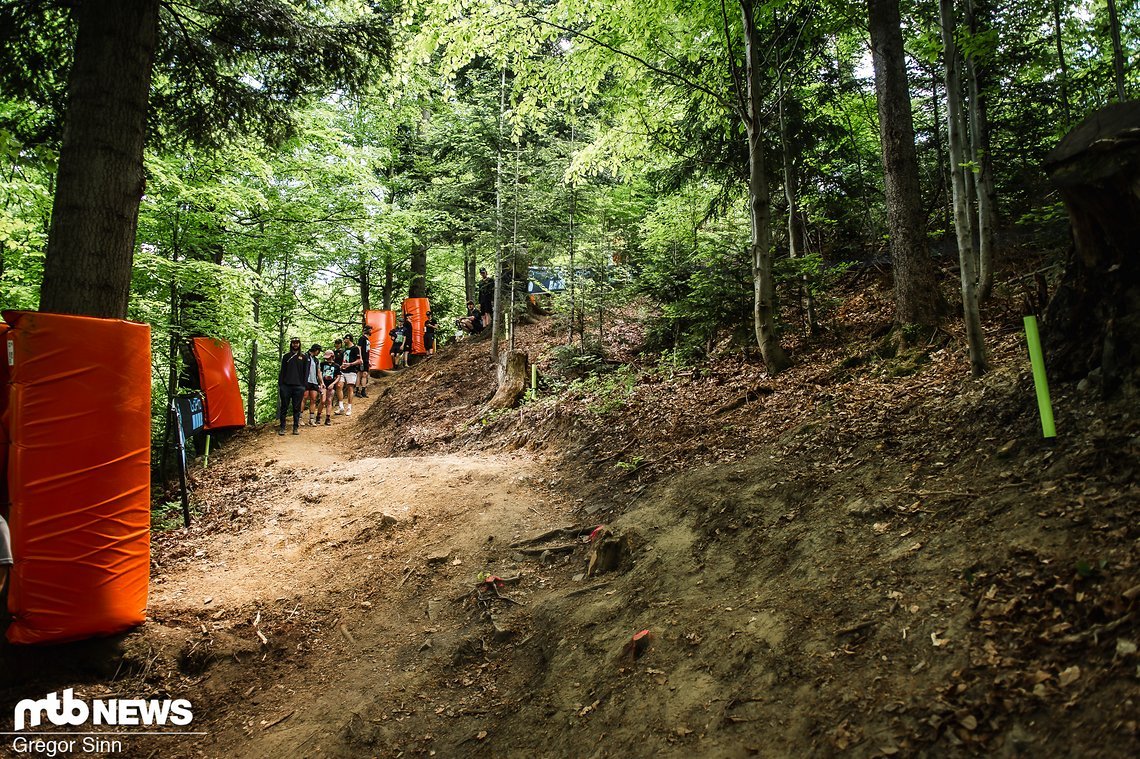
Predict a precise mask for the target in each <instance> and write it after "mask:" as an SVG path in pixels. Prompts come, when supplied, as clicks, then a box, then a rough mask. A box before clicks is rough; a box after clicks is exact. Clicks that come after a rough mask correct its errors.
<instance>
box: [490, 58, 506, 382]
mask: <svg viewBox="0 0 1140 759" xmlns="http://www.w3.org/2000/svg"><path fill="white" fill-rule="evenodd" d="M499 76H500V78H499V141H498V144H497V145H496V146H495V150H496V157H495V297H494V300H493V301H492V305H491V360H492V361H495V362H497V361H498V360H499V325H500V324H502V321H501V320H502V314H503V309H502V295H503V120H504V118H505V114H506V110H507V70H506V69H505V68H504V69H502V71H501V72H500V75H499Z"/></svg>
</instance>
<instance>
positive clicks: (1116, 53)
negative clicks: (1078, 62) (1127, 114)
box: [1108, 0, 1124, 103]
mask: <svg viewBox="0 0 1140 759" xmlns="http://www.w3.org/2000/svg"><path fill="white" fill-rule="evenodd" d="M1108 33H1109V36H1111V37H1112V73H1113V75H1114V78H1115V80H1116V98H1117V100H1119V101H1120V102H1122V103H1123V102H1124V51H1123V49H1122V48H1121V46H1120V16H1119V15H1118V14H1117V12H1116V0H1108Z"/></svg>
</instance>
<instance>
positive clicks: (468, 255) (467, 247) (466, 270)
mask: <svg viewBox="0 0 1140 759" xmlns="http://www.w3.org/2000/svg"><path fill="white" fill-rule="evenodd" d="M463 293H464V295H465V296H466V297H467V300H468V301H470V302H472V303H475V302H476V301H475V247H474V246H473V245H472V244H471V241H470V240H464V241H463Z"/></svg>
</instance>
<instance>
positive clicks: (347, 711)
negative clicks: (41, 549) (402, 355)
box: [0, 295, 1140, 757]
mask: <svg viewBox="0 0 1140 759" xmlns="http://www.w3.org/2000/svg"><path fill="white" fill-rule="evenodd" d="M988 316H989V318H988V322H987V336H988V339H989V341H990V345H991V346H993V364H994V367H995V368H994V371H993V372H991V373H990V374H989V375H987V376H986V377H985V378H983V379H981V380H972V379H970V378H969V375H968V371H967V368H966V364H965V359H964V357H963V355H962V354H963V353H964V351H963V350H962V349H961V346H960V343H959V342H957V341H956V340H955V339H954V338H953V336H951V337H950V339H949V342H944V343H943V344H934V345H932V346H931V347H929V348H928V349H926V350H921V351H915V352H913V353H908V354H903V355H891V351H890V350H889V348H887V347H886V346H884V344H883V343H882V342H881V340H880V336H881V335H882V333H883V332H884V331H885V327H886V326H887V325H889V315H888V314H887V309H886V305H885V300H884V298H883V297H882V296H878V297H876V296H869V295H859V296H852V297H851V298H850V299H848V301H847V302H846V304H845V305H844V307H843V310H842V311H841V312H840V314H839V315H838V317H837V318H836V319H835V324H836V325H843V327H842V330H840V328H839V327H836V328H835V330H834V331H832V332H831V333H830V334H829V335H828V336H826V337H825V338H824V339H822V340H820V341H818V342H816V343H813V344H811V345H808V344H801V345H795V346H793V347H794V348H795V349H796V350H795V354H796V355H797V357H798V359H799V360H798V365H797V366H796V367H795V368H793V369H792V370H790V371H789V372H787V373H785V374H782V375H780V376H779V377H777V378H769V377H767V376H765V375H764V373H763V372H762V369H761V368H760V365H759V363H758V362H757V360H756V358H755V357H753V356H750V355H747V354H742V353H739V352H732V351H724V352H722V353H721V354H719V356H718V357H717V358H714V360H713V361H712V362H711V363H710V364H709V366H707V367H703V368H700V369H698V370H692V369H681V370H677V369H673V370H670V369H660V368H656V367H651V366H637V365H633V366H632V367H626V368H622V369H620V370H618V371H615V372H612V373H610V374H605V375H602V376H600V377H595V378H593V379H589V380H587V381H585V382H581V383H578V384H570V385H566V384H562V385H561V386H559V383H558V382H557V379H558V378H557V376H556V375H555V372H554V365H555V361H556V359H555V356H554V352H553V348H554V344H555V343H557V342H558V341H559V340H560V338H561V336H562V335H561V331H560V329H559V328H558V327H557V325H556V324H554V323H553V322H552V321H547V322H542V323H539V324H535V325H531V326H528V327H525V328H522V329H520V330H519V334H518V344H519V346H520V347H521V348H523V349H525V350H527V351H528V353H529V354H530V355H531V356H532V357H533V358H536V359H537V360H538V361H539V363H540V366H541V367H543V373H544V375H545V376H546V378H547V386H546V389H544V390H543V391H542V392H540V395H539V398H538V399H536V400H533V401H528V402H527V403H525V404H524V405H523V406H522V407H521V408H520V409H518V410H515V411H509V412H502V413H497V414H486V413H484V412H483V410H482V404H483V403H484V402H485V400H486V399H487V397H489V395H490V394H491V391H492V390H493V373H492V370H491V367H490V366H489V364H488V361H487V347H488V346H487V344H486V343H485V342H478V341H476V342H466V343H460V344H458V345H453V346H449V347H447V348H445V349H444V350H442V351H441V352H440V354H439V355H437V356H436V357H433V358H432V359H430V360H428V361H425V362H423V363H421V364H420V365H418V366H415V367H413V368H411V369H409V370H406V371H404V372H402V373H400V374H399V375H397V376H391V377H384V378H381V379H379V380H377V381H376V382H374V383H373V385H372V387H371V388H370V395H371V396H372V397H371V399H369V401H367V402H365V403H363V404H361V407H358V408H363V413H358V414H357V415H355V416H353V417H352V418H351V419H345V418H341V417H338V418H337V424H335V425H334V426H333V427H331V428H327V429H324V428H321V429H316V430H310V429H305V430H303V434H302V435H301V436H300V437H299V438H292V437H289V436H287V437H286V438H278V437H277V436H276V435H274V434H272V430H268V429H267V430H261V431H251V432H250V433H247V434H244V435H242V436H239V438H238V439H237V440H235V441H234V444H233V445H231V446H230V447H229V448H228V449H227V450H226V451H224V453H223V455H222V456H221V459H220V461H219V462H218V464H217V465H212V466H211V468H210V470H209V471H207V472H199V473H198V474H197V478H196V481H197V488H198V489H197V494H198V496H197V497H198V499H199V502H200V503H201V504H202V506H203V509H204V511H203V513H202V515H201V517H200V519H199V521H198V522H197V523H196V525H195V526H194V527H193V528H191V529H190V530H183V529H175V530H170V531H168V532H165V533H162V534H161V535H160V536H159V537H158V538H157V539H156V544H155V550H154V586H153V588H152V621H151V622H149V623H148V624H147V625H145V626H144V627H143V628H141V629H140V630H138V631H137V632H134V633H132V634H130V635H128V636H125V637H124V638H123V639H121V640H116V641H109V642H104V643H101V644H100V643H93V644H86V645H82V646H74V647H67V648H66V649H65V650H63V651H61V650H58V649H54V650H52V651H51V652H45V651H33V652H23V651H21V652H18V655H14V653H16V652H13V651H12V650H11V649H6V650H5V652H4V660H5V666H7V667H8V672H9V674H10V675H12V681H13V682H14V684H13V685H11V686H9V687H7V688H5V689H4V690H3V691H2V692H0V696H2V697H3V701H4V704H9V703H11V702H12V701H13V700H14V699H16V698H22V697H25V696H26V695H35V694H40V695H42V693H43V692H46V691H48V690H52V689H56V688H62V687H71V686H74V687H76V688H78V689H79V690H80V691H81V692H83V693H84V694H87V695H91V696H98V695H99V694H100V693H109V692H116V693H120V694H138V695H141V696H145V695H149V694H153V693H156V692H162V693H170V694H174V695H175V696H176V697H184V698H189V699H191V700H192V701H193V703H194V705H195V714H196V720H195V727H196V728H197V729H200V730H204V731H206V732H207V733H208V735H206V736H204V737H194V738H186V739H185V740H175V739H173V738H144V739H139V740H138V741H136V742H135V743H134V744H133V747H132V752H137V754H135V753H133V754H132V755H138V756H147V755H148V754H149V753H150V752H152V751H153V752H156V753H154V755H155V756H163V757H166V756H171V757H177V756H185V757H191V756H210V757H213V756H227V757H264V756H271V755H275V754H278V755H289V756H316V755H320V756H342V757H359V756H391V757H395V756H401V755H402V756H409V755H411V756H421V755H422V756H429V755H432V754H433V753H434V755H437V756H468V755H486V756H518V757H531V756H566V757H579V756H599V757H601V756H660V755H664V756H678V757H682V756H693V755H702V756H706V755H707V756H724V757H735V756H748V755H762V756H789V755H824V756H827V755H850V756H880V755H939V756H941V755H947V754H951V755H952V754H976V753H995V754H999V755H1056V754H1063V755H1069V756H1109V757H1114V756H1121V757H1124V756H1133V755H1135V754H1136V753H1137V752H1138V750H1140V745H1138V744H1140V738H1138V736H1137V722H1138V716H1140V715H1138V713H1137V712H1138V709H1137V704H1136V695H1135V694H1136V686H1137V679H1138V677H1140V670H1138V664H1140V659H1138V658H1137V653H1136V644H1137V642H1140V621H1138V618H1137V617H1138V614H1137V610H1136V604H1137V600H1136V599H1137V595H1140V563H1138V559H1140V557H1138V554H1137V538H1138V536H1140V527H1138V524H1140V522H1138V520H1137V516H1138V514H1137V511H1138V508H1140V498H1138V497H1137V496H1138V493H1137V486H1136V476H1135V475H1136V471H1137V469H1136V467H1137V461H1138V453H1140V436H1138V433H1140V420H1138V419H1137V418H1136V412H1135V408H1136V404H1135V397H1134V396H1131V395H1127V394H1126V395H1125V396H1124V397H1121V398H1117V399H1116V400H1114V401H1112V402H1109V403H1106V402H1102V401H1099V400H1097V399H1095V397H1094V396H1093V395H1092V394H1089V393H1078V392H1077V391H1076V389H1075V388H1072V387H1057V388H1054V399H1055V403H1056V407H1057V416H1058V428H1059V430H1060V437H1059V439H1058V440H1057V441H1056V443H1054V444H1049V445H1047V444H1045V443H1044V442H1043V441H1041V440H1040V430H1039V427H1038V423H1037V420H1036V410H1035V404H1034V401H1033V395H1032V387H1031V383H1030V380H1029V377H1028V369H1027V366H1026V362H1025V359H1024V358H1023V349H1022V348H1021V343H1020V337H1019V335H1018V333H1017V331H1016V324H1017V320H1016V318H1015V316H1014V315H1012V313H1010V312H1004V311H998V310H996V309H995V312H994V313H991V314H989V315H988ZM622 329H625V328H622ZM626 333H627V334H628V329H626ZM625 358H629V356H625ZM600 525H604V529H602V530H600V531H597V532H595V531H596V530H597V528H598V527H599V526H600ZM591 534H593V540H591V537H590V536H591ZM591 563H592V564H593V567H592V569H593V571H590V569H591ZM488 575H493V576H496V577H498V578H501V581H500V582H495V581H493V580H492V581H490V582H487V581H486V578H487V576H488ZM641 631H648V632H647V634H646V635H644V636H642V637H640V638H638V639H636V640H634V638H635V634H637V633H640V632H641ZM92 663H97V664H99V665H100V666H96V667H92V666H90V665H91V664H92ZM37 697H38V696H37ZM3 713H4V714H10V713H11V711H10V709H7V710H5V712H3ZM4 729H6V728H4Z"/></svg>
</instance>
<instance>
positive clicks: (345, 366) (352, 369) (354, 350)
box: [340, 335, 363, 416]
mask: <svg viewBox="0 0 1140 759" xmlns="http://www.w3.org/2000/svg"><path fill="white" fill-rule="evenodd" d="M362 363H363V359H362V358H361V357H360V347H359V346H358V345H357V344H356V340H354V339H353V337H352V335H345V336H344V361H343V362H341V365H340V370H341V371H342V372H344V398H345V401H346V402H347V404H348V406H347V408H345V410H344V415H345V416H352V397H353V395H354V391H355V390H356V378H357V376H358V375H359V373H360V366H361V364H362Z"/></svg>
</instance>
